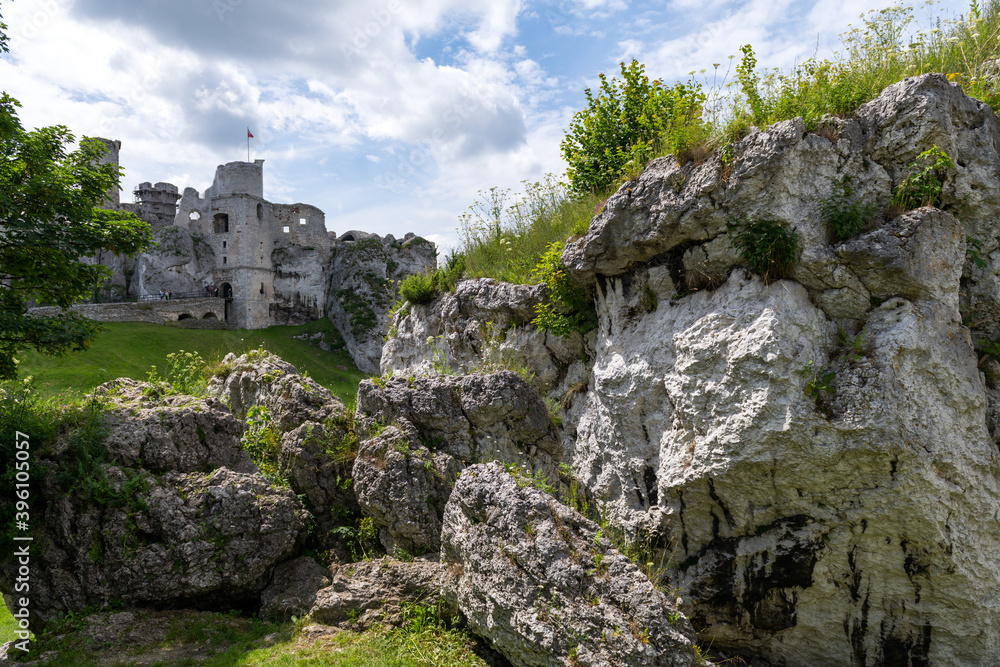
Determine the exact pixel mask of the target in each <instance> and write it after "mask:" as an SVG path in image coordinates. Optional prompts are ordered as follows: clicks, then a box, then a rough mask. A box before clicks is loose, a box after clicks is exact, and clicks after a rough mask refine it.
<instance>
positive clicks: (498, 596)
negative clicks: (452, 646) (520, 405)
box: [442, 462, 694, 667]
mask: <svg viewBox="0 0 1000 667" xmlns="http://www.w3.org/2000/svg"><path fill="white" fill-rule="evenodd" d="M442 542H443V552H442V556H443V557H444V558H445V559H446V560H447V561H448V563H449V565H451V564H454V565H455V567H454V571H455V573H456V576H457V581H454V582H451V583H450V584H449V596H450V597H454V598H455V600H456V601H457V604H458V608H459V610H460V611H461V612H462V614H463V615H464V616H465V617H466V618H467V619H468V623H469V626H470V627H471V628H472V629H473V630H474V631H475V632H476V633H478V634H480V635H482V636H484V637H486V638H487V639H489V641H490V642H491V643H492V644H493V646H494V647H496V648H497V650H499V651H500V652H501V653H503V654H504V656H506V657H507V659H509V660H510V661H511V662H512V663H513V664H515V665H518V667H522V666H523V667H528V666H538V667H564V666H565V665H567V664H573V665H580V666H581V667H583V666H591V665H592V666H595V667H596V666H597V665H601V666H604V665H610V666H615V667H647V666H649V667H651V666H653V665H671V666H680V665H692V664H694V651H693V644H694V632H693V630H692V629H691V626H690V624H689V623H688V621H687V619H686V618H685V617H684V615H683V614H681V613H680V612H679V611H678V610H677V608H676V607H675V605H674V603H673V602H672V601H671V600H669V599H668V598H667V597H666V596H665V595H664V594H663V593H661V592H660V591H658V590H656V589H655V588H654V587H653V584H652V583H651V582H650V581H649V580H648V579H647V578H646V576H645V575H644V574H643V573H642V572H641V571H640V570H639V568H638V567H636V566H635V565H634V564H633V563H631V562H630V561H629V560H628V559H627V558H625V557H624V556H623V555H622V554H620V553H619V552H618V551H616V550H615V549H613V548H611V547H610V546H608V544H607V540H606V539H602V537H601V534H600V529H599V528H598V526H597V525H596V524H594V523H593V522H591V521H589V520H587V519H586V518H584V517H583V516H581V515H580V514H579V513H577V512H576V511H574V510H572V509H570V508H568V507H566V506H564V505H561V504H560V503H559V502H557V501H556V500H555V499H554V498H552V497H551V496H549V495H548V494H546V493H543V492H542V491H539V490H538V489H535V488H533V487H531V486H530V485H529V484H526V482H525V480H524V479H520V480H519V479H516V478H514V477H512V476H511V475H510V474H508V473H507V472H505V470H504V468H503V466H502V465H500V464H499V463H495V462H494V463H488V464H481V465H475V466H472V467H470V468H468V469H466V470H465V472H463V473H462V476H461V477H460V478H459V480H458V483H457V484H456V485H455V489H454V492H453V493H452V496H451V499H450V500H449V501H448V505H447V507H446V509H445V519H444V531H443V534H442Z"/></svg>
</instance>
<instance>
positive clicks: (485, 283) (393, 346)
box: [381, 278, 592, 438]
mask: <svg viewBox="0 0 1000 667" xmlns="http://www.w3.org/2000/svg"><path fill="white" fill-rule="evenodd" d="M547 298H548V296H547V290H546V288H545V286H544V285H510V284H508V283H501V282H497V281H495V280H492V279H489V278H477V279H474V280H464V281H462V282H460V283H459V284H458V287H457V288H456V289H455V291H454V292H453V293H448V294H444V295H442V296H441V297H440V298H438V299H436V300H435V301H434V302H433V303H430V304H428V305H423V306H420V305H412V304H411V305H410V306H409V307H408V308H407V309H404V310H401V311H399V312H398V313H396V317H395V320H394V322H393V327H392V328H393V335H392V336H390V337H389V338H388V340H386V342H385V346H384V347H383V350H382V367H381V370H382V373H383V374H396V375H407V374H418V375H423V374H427V373H432V372H437V369H435V368H434V367H435V365H437V366H439V367H441V366H443V367H445V368H446V369H447V370H448V371H449V372H455V373H480V372H484V371H483V370H482V369H483V368H484V367H485V368H486V370H487V371H489V370H493V369H494V368H495V367H496V366H497V365H500V364H499V363H498V362H502V365H504V367H507V368H510V367H511V366H513V365H516V366H517V367H522V368H525V369H527V370H528V371H530V372H531V373H533V374H534V378H533V379H532V385H533V386H535V387H536V388H537V389H538V390H539V391H540V392H541V393H542V395H543V396H545V397H547V398H549V399H551V400H554V401H557V402H559V403H560V404H561V407H562V415H563V427H562V431H563V433H564V434H566V435H567V436H568V437H569V438H572V437H574V429H575V425H576V421H577V419H578V418H579V408H580V406H581V405H582V401H579V400H574V397H575V396H577V395H578V394H580V393H581V392H585V391H586V387H587V382H588V380H589V378H588V375H587V370H586V366H585V364H584V362H583V359H584V357H585V356H586V355H587V354H588V352H587V351H586V350H589V349H590V348H591V347H592V342H590V341H589V340H585V339H584V337H583V336H581V335H579V334H574V335H573V336H571V337H569V338H561V337H559V336H555V335H553V334H550V333H546V332H543V331H538V330H537V329H535V327H534V326H533V325H531V321H532V320H533V319H534V317H535V306H537V305H538V304H540V303H543V302H544V301H545V300H546V299H547Z"/></svg>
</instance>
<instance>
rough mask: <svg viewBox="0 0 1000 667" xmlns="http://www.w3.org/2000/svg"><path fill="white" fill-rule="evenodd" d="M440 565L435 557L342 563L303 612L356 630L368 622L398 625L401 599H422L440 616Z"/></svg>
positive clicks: (444, 605)
mask: <svg viewBox="0 0 1000 667" xmlns="http://www.w3.org/2000/svg"><path fill="white" fill-rule="evenodd" d="M448 581H449V574H448V572H447V570H446V568H445V567H444V566H443V565H441V563H439V562H437V561H436V560H429V559H424V558H415V559H413V560H412V561H398V560H393V559H391V558H380V559H376V560H367V561H362V562H360V563H351V564H349V565H343V566H341V567H340V568H339V569H338V570H337V573H336V575H335V576H334V578H333V582H332V583H331V584H330V585H329V586H327V587H326V588H324V589H322V590H321V591H319V592H318V593H317V594H316V602H315V604H314V605H313V607H312V611H310V613H309V617H310V618H311V619H312V620H313V621H314V622H316V623H322V624H323V625H328V626H334V627H339V628H343V629H345V630H354V631H356V632H361V631H364V630H367V629H368V628H370V627H372V626H374V625H383V626H400V625H402V624H403V621H404V617H403V611H404V610H403V608H404V606H405V605H406V604H416V603H419V604H422V605H424V606H426V607H428V608H431V609H435V610H437V611H438V612H439V613H440V614H441V616H449V615H450V614H448V613H445V612H446V611H447V610H448V609H449V608H450V605H449V603H448V602H446V600H445V597H444V593H445V589H446V587H447V582H448Z"/></svg>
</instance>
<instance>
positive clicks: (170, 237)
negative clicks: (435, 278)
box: [94, 139, 436, 372]
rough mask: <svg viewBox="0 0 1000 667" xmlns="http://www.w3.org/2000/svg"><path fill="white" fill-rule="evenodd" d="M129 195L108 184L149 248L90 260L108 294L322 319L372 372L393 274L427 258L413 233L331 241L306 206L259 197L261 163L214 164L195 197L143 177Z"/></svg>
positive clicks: (244, 319)
mask: <svg viewBox="0 0 1000 667" xmlns="http://www.w3.org/2000/svg"><path fill="white" fill-rule="evenodd" d="M102 141H104V143H105V145H106V146H107V147H108V153H107V155H106V156H105V160H106V161H108V162H113V163H114V164H116V165H117V164H118V163H119V152H120V150H121V142H120V141H113V140H108V139H103V140H102ZM133 197H134V201H133V203H121V201H120V197H119V194H118V192H117V191H116V192H109V193H108V201H109V206H112V207H114V208H116V209H119V210H128V211H132V212H134V213H135V214H136V215H137V216H138V217H139V218H141V219H142V220H144V221H146V222H147V223H149V224H150V226H151V227H152V229H153V233H154V240H155V242H156V245H155V246H154V247H152V248H150V249H149V250H148V251H146V252H144V253H142V254H140V255H139V256H137V257H135V258H127V257H118V256H113V255H112V256H98V257H95V258H94V261H96V262H98V263H101V264H105V265H107V266H109V267H110V268H111V269H112V272H113V277H112V279H111V281H110V283H109V284H108V285H107V286H106V288H107V289H106V292H108V293H109V294H110V295H111V296H112V298H124V299H128V298H132V297H137V298H143V297H145V298H149V297H150V296H151V295H152V296H154V297H155V296H156V295H158V294H159V293H160V291H170V292H172V293H174V294H182V293H183V294H194V293H198V294H204V295H214V294H216V290H218V296H219V297H220V298H223V299H224V300H225V321H226V322H228V323H229V324H230V325H231V326H235V327H238V328H244V329H261V328H264V327H269V326H273V325H278V324H304V323H306V322H310V321H313V320H316V319H319V318H321V317H330V319H331V320H333V322H334V323H335V324H336V325H337V328H338V329H339V330H340V332H341V334H342V335H343V336H344V339H345V341H346V342H347V348H348V351H350V352H351V355H352V357H354V359H355V363H357V365H358V367H359V368H360V369H361V370H363V371H366V372H378V356H379V355H380V351H381V340H382V337H383V336H384V335H385V330H386V328H387V317H386V315H387V313H388V309H389V308H390V307H391V305H392V303H393V302H394V301H395V300H396V299H397V298H398V283H399V281H400V280H402V278H404V277H405V276H406V275H409V274H410V273H420V272H423V271H427V270H432V269H433V268H434V267H435V265H436V259H435V256H436V249H435V246H434V244H433V243H431V242H429V241H425V240H424V239H422V238H420V237H417V236H415V235H414V234H412V233H411V234H407V235H406V236H405V237H404V238H403V239H401V240H397V239H396V238H395V237H393V236H392V235H391V234H389V235H386V236H384V237H381V236H378V235H376V234H369V233H366V232H360V231H356V230H352V231H348V232H345V233H344V234H343V236H341V237H340V238H338V237H337V234H336V233H335V232H329V231H327V228H326V216H325V215H324V213H323V211H321V210H320V209H318V208H316V207H315V206H310V205H308V204H276V203H273V202H269V201H267V200H266V199H265V198H264V161H263V160H255V161H254V162H229V163H227V164H224V165H220V166H219V167H217V168H216V171H215V180H214V181H213V183H212V185H211V187H209V188H208V189H207V190H206V191H205V193H204V195H201V194H199V192H198V191H197V190H196V189H195V188H185V189H184V191H183V194H178V189H177V187H176V186H175V185H173V184H171V183H156V184H152V183H148V182H147V183H141V184H140V185H138V186H137V187H136V188H135V189H134V191H133ZM345 258H349V261H344V260H345ZM345 272H346V273H349V274H350V275H342V274H344V273H345ZM376 343H377V344H376Z"/></svg>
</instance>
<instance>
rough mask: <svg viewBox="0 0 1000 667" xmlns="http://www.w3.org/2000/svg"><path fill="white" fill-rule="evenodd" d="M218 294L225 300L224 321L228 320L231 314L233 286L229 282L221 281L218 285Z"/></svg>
mask: <svg viewBox="0 0 1000 667" xmlns="http://www.w3.org/2000/svg"><path fill="white" fill-rule="evenodd" d="M219 296H221V297H222V298H223V299H225V300H226V321H227V322H228V321H229V320H230V319H232V315H233V286H232V285H230V284H229V283H222V285H220V286H219Z"/></svg>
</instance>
